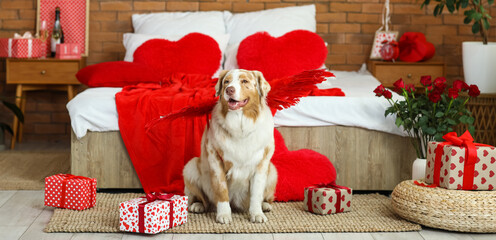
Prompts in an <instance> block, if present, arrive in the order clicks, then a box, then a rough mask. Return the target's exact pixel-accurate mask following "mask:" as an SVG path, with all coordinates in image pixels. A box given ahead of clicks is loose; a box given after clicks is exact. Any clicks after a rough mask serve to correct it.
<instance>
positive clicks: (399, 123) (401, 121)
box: [395, 117, 403, 127]
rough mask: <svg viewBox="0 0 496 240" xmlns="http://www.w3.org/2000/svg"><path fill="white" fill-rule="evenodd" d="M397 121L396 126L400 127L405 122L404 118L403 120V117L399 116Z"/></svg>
mask: <svg viewBox="0 0 496 240" xmlns="http://www.w3.org/2000/svg"><path fill="white" fill-rule="evenodd" d="M395 123H396V126H398V127H399V126H401V125H402V124H403V120H401V118H399V117H397V118H396V122H395Z"/></svg>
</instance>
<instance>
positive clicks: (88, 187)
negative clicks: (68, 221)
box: [45, 174, 96, 210]
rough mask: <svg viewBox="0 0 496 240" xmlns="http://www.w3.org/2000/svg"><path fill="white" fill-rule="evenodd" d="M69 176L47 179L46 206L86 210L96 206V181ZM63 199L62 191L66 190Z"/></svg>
mask: <svg viewBox="0 0 496 240" xmlns="http://www.w3.org/2000/svg"><path fill="white" fill-rule="evenodd" d="M70 176H71V175H68V174H57V175H53V176H50V177H47V178H45V206H51V207H57V208H67V209H73V210H84V209H88V208H91V207H94V206H95V204H96V179H95V178H89V179H88V178H85V179H79V178H72V179H69V177H70ZM64 180H66V183H65V193H64V194H65V196H64V197H63V193H62V191H63V190H64V186H63V185H64Z"/></svg>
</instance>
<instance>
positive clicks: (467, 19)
mask: <svg viewBox="0 0 496 240" xmlns="http://www.w3.org/2000/svg"><path fill="white" fill-rule="evenodd" d="M470 22H472V18H471V17H470V16H468V17H465V18H464V19H463V23H465V24H469V23H470Z"/></svg>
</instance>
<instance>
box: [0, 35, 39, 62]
mask: <svg viewBox="0 0 496 240" xmlns="http://www.w3.org/2000/svg"><path fill="white" fill-rule="evenodd" d="M41 55H42V54H41V40H40V39H38V38H30V39H27V38H0V57H12V58H39V57H41Z"/></svg>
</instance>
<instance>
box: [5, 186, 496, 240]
mask: <svg viewBox="0 0 496 240" xmlns="http://www.w3.org/2000/svg"><path fill="white" fill-rule="evenodd" d="M43 198H44V195H43V191H0V239H2V240H3V239H6V240H10V239H13V240H15V239H22V240H31V239H36V240H39V239H40V240H59V239H60V240H62V239H64V240H65V239H73V240H80V239H84V240H87V239H89V240H99V239H104V240H105V239H123V240H132V239H160V240H259V239H260V240H295V239H304V240H338V239H339V240H340V239H344V240H403V239H405V240H406V239H407V240H437V239H442V240H495V239H496V234H477V233H458V232H449V231H444V230H438V229H432V228H425V227H424V229H423V230H422V231H420V232H398V233H396V232H395V233H380V232H376V233H275V234H167V233H165V234H156V235H144V234H134V233H45V232H43V229H44V228H45V226H46V224H47V223H48V222H49V221H50V218H51V216H52V214H53V208H51V207H45V206H43Z"/></svg>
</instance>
